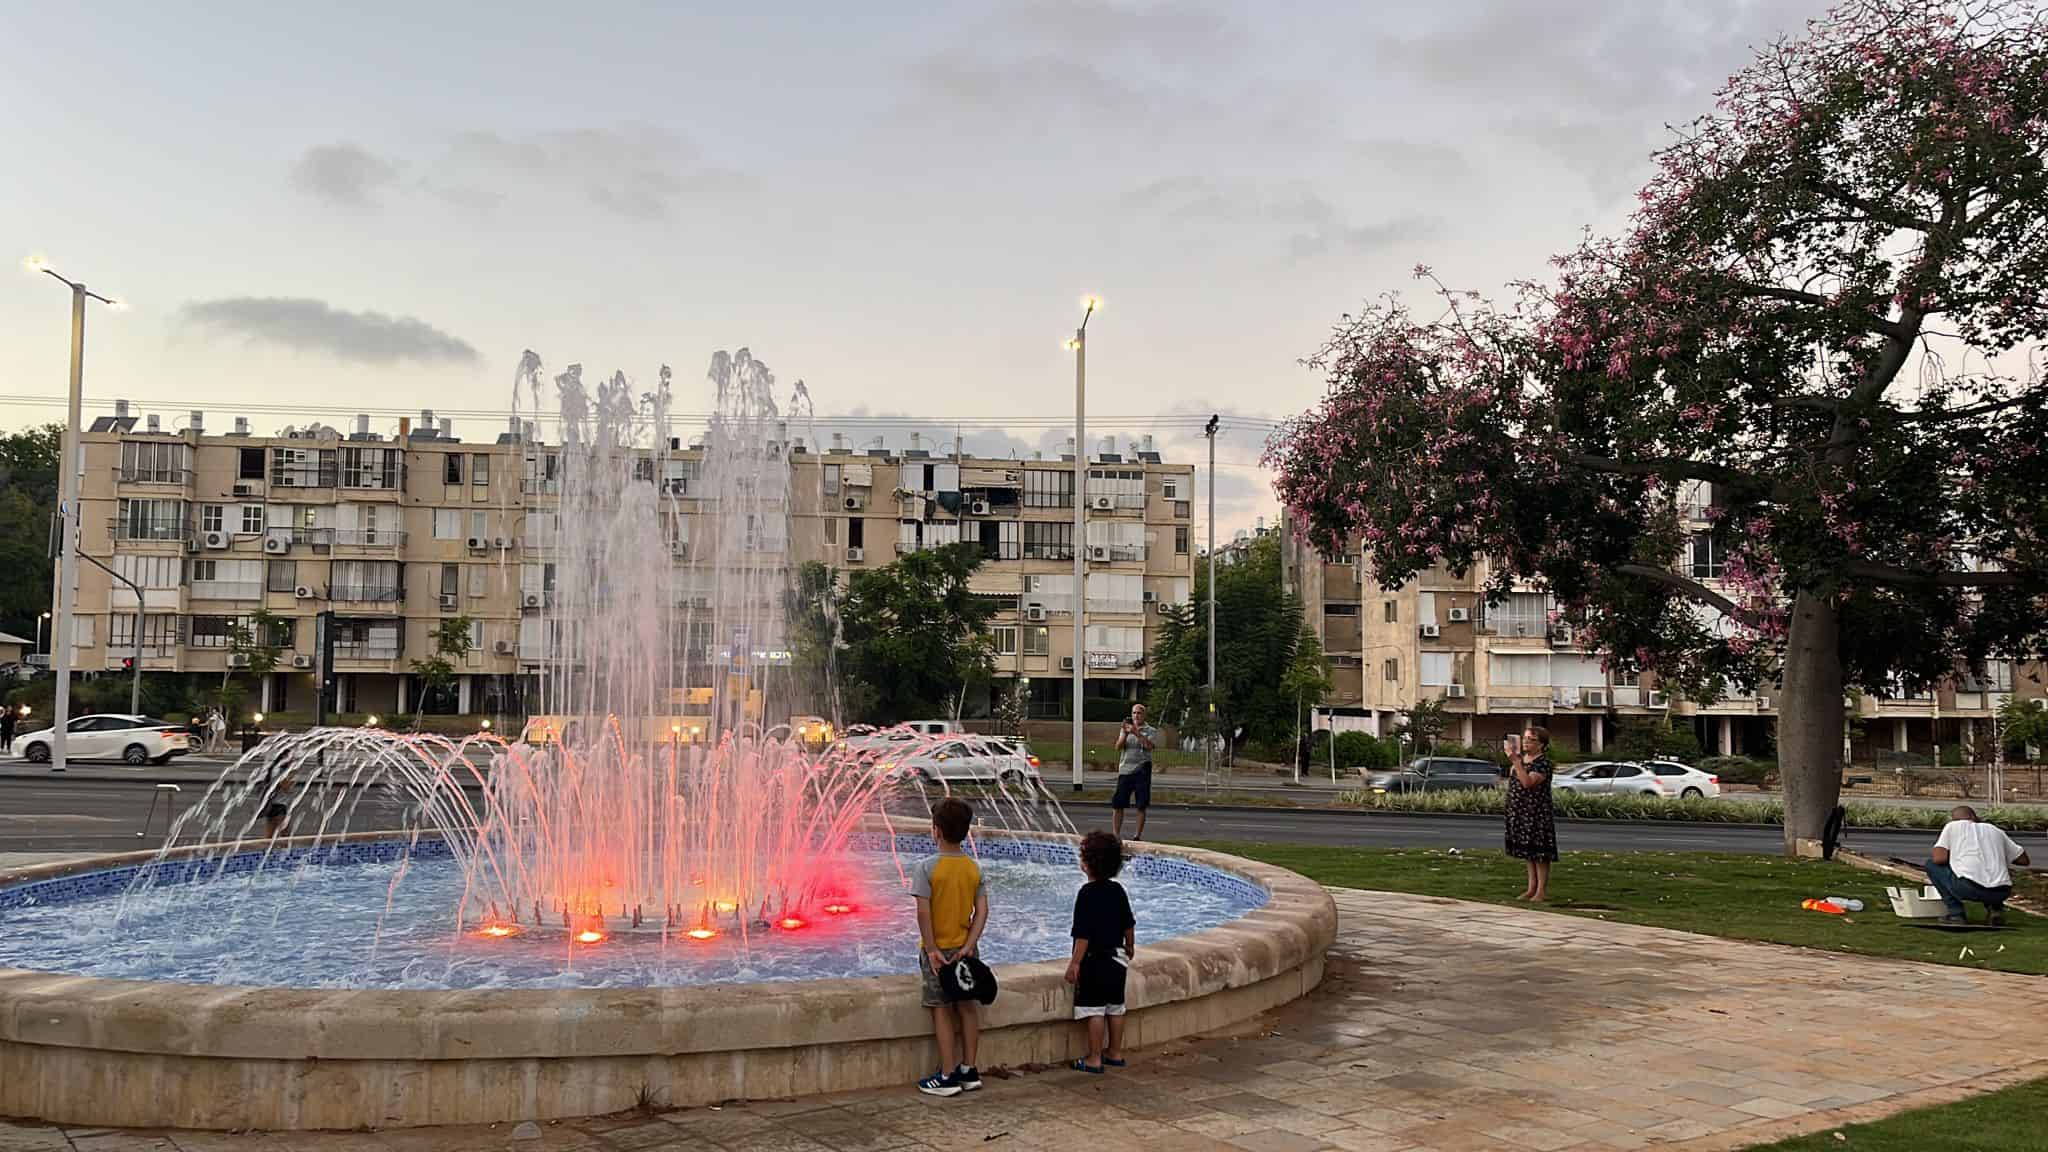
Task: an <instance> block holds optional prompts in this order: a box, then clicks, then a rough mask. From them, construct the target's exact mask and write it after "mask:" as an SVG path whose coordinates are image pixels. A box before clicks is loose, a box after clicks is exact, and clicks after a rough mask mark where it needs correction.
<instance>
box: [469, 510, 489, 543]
mask: <svg viewBox="0 0 2048 1152" xmlns="http://www.w3.org/2000/svg"><path fill="white" fill-rule="evenodd" d="M469 534H470V535H471V536H474V537H476V538H477V539H479V540H489V539H490V538H491V514H490V513H488V512H471V513H470V514H469Z"/></svg>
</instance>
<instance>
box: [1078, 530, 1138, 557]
mask: <svg viewBox="0 0 2048 1152" xmlns="http://www.w3.org/2000/svg"><path fill="white" fill-rule="evenodd" d="M1097 548H1101V549H1104V550H1105V552H1104V553H1103V554H1102V555H1103V557H1104V558H1106V559H1109V560H1138V561H1143V560H1144V559H1145V526H1144V525H1143V524H1138V523H1135V522H1132V521H1129V520H1091V521H1089V522H1088V549H1089V551H1088V558H1089V559H1091V560H1093V559H1096V558H1097V555H1098V554H1097V553H1096V551H1095V549H1097Z"/></svg>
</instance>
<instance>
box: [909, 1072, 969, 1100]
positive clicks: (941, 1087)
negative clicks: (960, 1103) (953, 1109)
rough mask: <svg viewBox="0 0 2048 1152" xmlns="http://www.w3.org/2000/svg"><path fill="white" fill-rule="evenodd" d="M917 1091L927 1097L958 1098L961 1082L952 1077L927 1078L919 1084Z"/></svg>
mask: <svg viewBox="0 0 2048 1152" xmlns="http://www.w3.org/2000/svg"><path fill="white" fill-rule="evenodd" d="M917 1090H918V1091H919V1092H922V1093H924V1094H925V1095H927V1096H958V1095H959V1094H960V1092H961V1088H960V1081H959V1080H958V1079H956V1078H955V1077H952V1076H946V1075H943V1074H942V1075H938V1076H927V1077H925V1078H924V1079H922V1080H919V1081H918V1082H917Z"/></svg>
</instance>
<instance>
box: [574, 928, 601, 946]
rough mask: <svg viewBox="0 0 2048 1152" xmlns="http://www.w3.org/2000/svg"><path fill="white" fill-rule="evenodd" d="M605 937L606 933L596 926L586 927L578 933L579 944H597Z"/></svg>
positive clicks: (577, 940)
mask: <svg viewBox="0 0 2048 1152" xmlns="http://www.w3.org/2000/svg"><path fill="white" fill-rule="evenodd" d="M603 939H604V933H602V932H599V931H598V930H597V929H595V928H585V929H584V930H583V931H581V932H578V933H577V934H576V942H577V943H578V944H596V943H598V942H600V941H602V940H603Z"/></svg>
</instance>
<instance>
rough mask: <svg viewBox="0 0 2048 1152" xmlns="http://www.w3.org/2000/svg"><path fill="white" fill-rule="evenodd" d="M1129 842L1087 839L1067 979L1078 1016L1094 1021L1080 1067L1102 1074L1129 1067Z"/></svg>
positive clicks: (1133, 922) (1132, 927)
mask: <svg viewBox="0 0 2048 1152" xmlns="http://www.w3.org/2000/svg"><path fill="white" fill-rule="evenodd" d="M1123 867H1124V845H1123V841H1121V840H1118V839H1117V838H1116V837H1115V836H1114V835H1112V834H1110V833H1108V832H1104V831H1102V830H1100V829H1097V830H1096V831H1093V832H1090V833H1089V834H1088V835H1086V836H1084V837H1082V838H1081V872H1082V874H1083V875H1085V876H1087V877H1088V882H1087V883H1086V884H1083V885H1081V890H1080V891H1079V892H1076V893H1075V894H1074V931H1073V936H1074V956H1073V959H1072V960H1070V961H1068V963H1067V983H1069V984H1072V985H1073V986H1074V1019H1076V1020H1086V1021H1087V1022H1088V1057H1087V1059H1085V1060H1076V1061H1074V1065H1073V1066H1074V1069H1075V1070H1076V1071H1079V1072H1090V1073H1094V1074H1095V1075H1098V1076H1099V1075H1101V1074H1102V1069H1103V1068H1104V1067H1105V1066H1107V1067H1110V1068H1121V1067H1123V1066H1124V975H1125V972H1126V970H1127V969H1128V968H1129V967H1130V964H1131V954H1132V953H1133V952H1135V951H1136V950H1137V946H1138V941H1137V924H1138V922H1137V919H1136V918H1135V917H1133V916H1132V915H1131V900H1130V897H1129V896H1127V895H1125V894H1124V888H1123V885H1121V884H1118V883H1117V882H1116V875H1117V873H1118V872H1121V871H1123Z"/></svg>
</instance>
